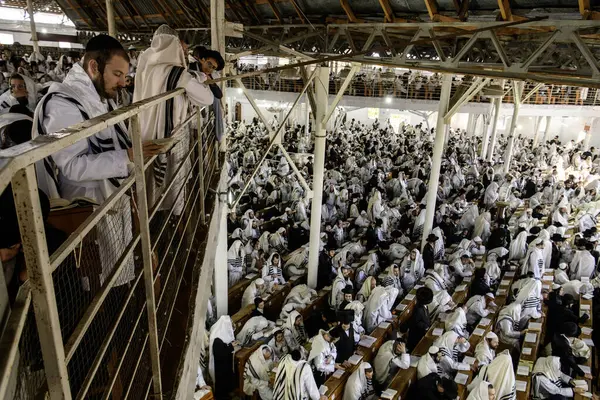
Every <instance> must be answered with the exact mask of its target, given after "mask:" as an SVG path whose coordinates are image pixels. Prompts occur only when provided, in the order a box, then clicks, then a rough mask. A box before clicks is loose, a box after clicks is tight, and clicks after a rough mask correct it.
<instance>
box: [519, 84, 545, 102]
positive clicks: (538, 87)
mask: <svg viewBox="0 0 600 400" xmlns="http://www.w3.org/2000/svg"><path fill="white" fill-rule="evenodd" d="M542 86H544V84H543V83H538V84H537V85H535V86H534V87H533V89H531V91H530V92H529V93H527V94H526V95H525V97H523V99H522V100H521V103H525V102H526V101H527V100H529V98H530V97H531V96H533V95H534V94H535V93H536V92H537V91H538V90H540V88H541V87H542Z"/></svg>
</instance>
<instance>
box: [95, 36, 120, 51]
mask: <svg viewBox="0 0 600 400" xmlns="http://www.w3.org/2000/svg"><path fill="white" fill-rule="evenodd" d="M119 49H120V50H123V52H125V49H123V45H122V44H121V42H119V41H118V40H117V39H115V38H114V37H112V36H109V35H98V36H94V37H93V38H91V39H90V40H89V41H88V42H87V45H86V46H85V52H86V53H88V52H91V51H107V50H119Z"/></svg>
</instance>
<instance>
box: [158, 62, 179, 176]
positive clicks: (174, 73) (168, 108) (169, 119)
mask: <svg viewBox="0 0 600 400" xmlns="http://www.w3.org/2000/svg"><path fill="white" fill-rule="evenodd" d="M183 70H184V68H183V67H179V66H174V67H172V68H171V72H169V77H168V78H167V92H168V91H171V90H174V89H175V88H176V87H177V83H178V82H179V78H181V74H182V73H183ZM174 104H175V102H174V99H172V98H171V99H169V100H167V101H166V103H165V126H164V136H163V137H164V138H169V137H171V133H172V132H173V127H174V121H173V119H174V116H173V111H174V109H175V107H174ZM152 169H153V172H154V180H155V183H156V185H157V186H162V185H163V184H164V183H165V178H166V175H167V156H166V155H165V154H161V155H159V156H158V157H157V158H156V160H155V161H154V165H153V166H152Z"/></svg>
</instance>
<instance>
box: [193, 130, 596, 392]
mask: <svg viewBox="0 0 600 400" xmlns="http://www.w3.org/2000/svg"><path fill="white" fill-rule="evenodd" d="M229 130H230V132H229V133H230V136H229V137H230V138H231V144H230V153H229V155H228V162H229V166H230V179H229V187H230V190H231V191H232V193H234V194H236V195H237V194H239V193H241V192H242V188H243V187H244V184H245V182H246V181H247V179H248V177H250V176H251V174H252V172H253V171H254V169H255V168H258V171H257V173H256V175H255V176H254V178H253V179H252V180H251V183H250V186H249V188H248V191H247V192H246V193H244V195H243V197H242V201H241V202H240V204H239V205H238V207H237V208H236V209H235V210H232V211H231V213H230V215H229V217H228V220H227V222H228V225H227V226H228V234H229V241H228V246H229V251H228V256H227V258H228V276H229V285H230V291H229V312H230V315H231V316H230V317H229V316H222V317H220V318H219V319H218V320H217V321H216V322H215V321H214V319H213V320H212V321H211V322H210V323H209V325H208V326H207V329H210V340H209V343H213V340H215V339H216V338H218V337H220V336H219V335H220V333H219V332H220V329H221V328H220V327H221V326H222V325H223V324H226V325H227V330H229V331H230V333H231V334H230V335H229V336H228V337H229V338H230V339H231V340H230V341H229V342H227V343H226V344H227V345H228V346H230V347H229V348H228V350H227V352H231V353H233V354H234V360H235V362H234V364H233V366H231V367H232V368H229V366H223V369H221V370H215V373H214V376H213V375H211V379H212V380H213V382H214V386H213V389H214V395H215V397H216V398H223V399H225V398H235V397H248V398H250V397H251V398H260V399H305V398H309V399H313V400H316V399H337V398H343V399H351V400H363V399H375V398H381V399H405V398H406V399H417V398H425V399H455V398H460V399H468V400H478V399H504V400H510V399H531V398H534V399H559V398H560V399H568V398H577V399H583V398H585V397H592V396H593V397H594V398H595V397H596V395H595V394H593V393H595V388H596V385H597V384H598V382H597V378H595V377H594V375H593V374H592V372H593V371H595V370H596V368H597V364H596V363H597V361H596V355H595V351H594V342H595V336H594V333H593V332H594V321H595V320H596V318H595V310H596V309H597V307H596V306H595V302H594V299H595V296H596V295H598V294H599V293H600V289H599V288H600V280H599V279H600V278H598V277H597V273H596V271H597V263H598V256H599V254H600V253H599V252H598V250H599V247H598V246H599V245H600V242H599V241H598V239H599V237H598V235H597V220H596V216H597V214H598V204H599V203H598V200H600V198H599V197H598V195H599V194H598V182H599V181H598V175H597V173H598V163H599V162H600V159H599V158H598V154H597V153H598V151H597V150H595V149H592V150H585V149H583V148H582V147H581V145H577V144H576V145H573V143H571V142H568V143H564V144H563V143H561V141H560V139H559V138H554V139H552V140H550V141H548V142H546V143H541V144H539V145H538V146H537V147H535V148H533V146H532V143H531V139H523V138H519V139H518V144H517V145H516V146H517V148H518V149H526V148H533V150H532V151H519V150H517V152H516V153H515V154H517V156H516V160H514V164H513V165H512V167H511V169H510V171H509V172H508V173H504V172H503V160H502V158H501V155H502V151H499V152H498V154H497V155H495V157H494V158H493V161H491V162H485V161H482V160H481V159H480V158H479V156H478V154H479V152H480V149H481V138H479V137H474V136H472V135H471V133H470V132H465V131H462V130H451V133H450V139H449V142H448V147H447V149H446V151H445V153H444V156H443V162H442V169H441V176H440V185H439V190H438V193H437V196H436V212H435V217H434V228H433V229H432V231H431V233H430V234H429V235H428V236H427V237H426V244H425V245H424V246H423V247H421V237H422V235H423V228H424V221H425V208H426V199H427V196H426V193H427V190H428V189H427V186H426V184H425V182H426V181H427V176H428V173H429V169H430V168H431V167H430V161H429V160H428V158H427V155H428V154H430V153H431V148H432V139H433V132H428V131H424V130H422V128H421V127H420V126H410V125H404V124H403V125H401V126H400V127H399V129H398V130H395V129H393V128H392V127H391V126H390V125H389V124H385V125H380V124H379V123H378V122H377V121H376V122H375V123H373V124H372V125H370V126H367V125H364V124H362V123H357V122H355V121H352V122H348V123H343V124H341V125H339V126H337V127H336V130H335V131H333V132H328V138H327V139H328V140H327V150H326V164H325V165H326V172H325V181H324V193H323V204H322V209H321V212H322V220H321V244H320V255H319V262H318V284H317V287H316V288H315V290H313V289H310V288H309V287H307V286H306V278H307V263H308V236H309V223H310V219H309V218H310V207H311V202H310V201H309V200H308V199H307V198H306V193H305V192H304V190H303V187H302V185H301V184H300V182H299V181H298V179H297V177H296V175H295V174H294V173H292V171H291V169H290V166H289V163H288V161H287V159H286V157H284V156H283V154H281V152H280V151H279V150H273V151H271V152H270V153H269V155H268V157H267V158H266V160H265V162H264V163H263V164H261V165H257V160H259V159H260V156H261V154H262V151H264V150H263V149H264V148H265V146H266V145H267V142H268V140H269V136H268V133H267V129H266V128H265V126H264V125H263V124H262V123H261V122H259V121H258V120H255V121H254V122H253V123H252V124H250V125H243V124H240V123H234V125H233V126H231V127H230V128H229ZM432 131H433V130H432ZM303 132H304V129H303V127H302V126H300V125H294V124H292V125H291V126H288V127H286V128H285V136H284V137H285V138H286V140H285V141H284V142H286V143H287V142H289V143H298V142H300V141H301V140H303V138H302V135H303ZM417 138H419V139H417ZM499 146H500V148H501V149H502V148H504V147H505V146H506V141H503V140H501V142H500V143H499ZM292 150H293V149H291V151H292ZM310 152H311V151H310V149H308V151H307V153H310ZM583 160H585V163H584V161H583ZM296 163H297V166H298V168H299V169H300V173H301V174H302V175H303V177H304V178H305V179H306V181H308V182H310V179H311V177H312V169H313V165H312V158H310V157H298V158H296ZM421 250H422V251H421ZM211 323H214V325H212V326H211ZM215 327H219V328H215ZM217 329H219V330H217ZM216 340H218V339H216ZM207 350H208V352H210V351H218V349H217V348H216V347H213V348H210V349H207ZM226 354H227V353H217V355H216V356H215V358H216V359H221V358H225V355H226ZM207 373H208V372H207V371H205V370H203V369H202V368H200V369H199V376H200V375H203V376H205V375H206V374H207ZM221 377H222V378H221ZM221 379H222V380H221ZM220 380H221V382H219V381H220ZM233 381H235V382H238V383H237V388H234V387H233V386H232V385H230V384H228V383H229V382H233Z"/></svg>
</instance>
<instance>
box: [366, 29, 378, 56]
mask: <svg viewBox="0 0 600 400" xmlns="http://www.w3.org/2000/svg"><path fill="white" fill-rule="evenodd" d="M378 33H379V32H377V31H376V30H374V31H373V32H371V34H370V35H369V37H368V38H367V41H366V42H365V44H364V45H363V48H362V51H367V50H369V47H371V45H372V44H373V40H375V36H377V34H378Z"/></svg>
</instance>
